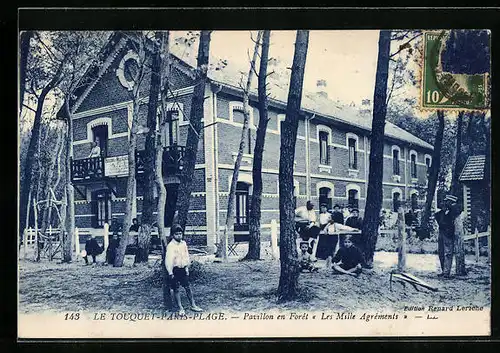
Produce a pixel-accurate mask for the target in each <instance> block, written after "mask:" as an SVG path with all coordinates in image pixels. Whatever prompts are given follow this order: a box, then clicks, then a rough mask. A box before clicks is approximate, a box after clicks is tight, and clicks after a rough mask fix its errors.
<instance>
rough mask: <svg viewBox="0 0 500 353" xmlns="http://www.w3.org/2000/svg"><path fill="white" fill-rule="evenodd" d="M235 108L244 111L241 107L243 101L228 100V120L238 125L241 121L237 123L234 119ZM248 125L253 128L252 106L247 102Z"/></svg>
mask: <svg viewBox="0 0 500 353" xmlns="http://www.w3.org/2000/svg"><path fill="white" fill-rule="evenodd" d="M235 110H238V111H241V112H243V113H244V111H245V110H244V109H243V102H239V101H231V102H229V121H230V122H231V123H233V124H238V125H243V124H242V123H239V122H237V121H234V113H233V112H234V111H235ZM248 114H249V116H248V126H249V127H250V128H251V129H252V128H253V129H254V128H255V125H254V120H253V107H252V106H251V105H250V104H249V105H248Z"/></svg>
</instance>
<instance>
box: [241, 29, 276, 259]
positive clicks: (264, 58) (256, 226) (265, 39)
mask: <svg viewBox="0 0 500 353" xmlns="http://www.w3.org/2000/svg"><path fill="white" fill-rule="evenodd" d="M270 37H271V31H269V30H267V31H264V33H263V36H262V51H261V55H260V67H259V77H258V82H259V84H258V91H259V126H258V127H257V133H256V136H255V147H254V151H253V167H252V179H253V193H252V199H251V201H250V217H249V218H250V219H249V223H250V224H249V230H250V238H249V241H248V253H247V255H246V256H245V259H247V260H259V259H260V216H261V197H262V158H263V155H264V145H265V142H266V130H267V124H268V122H269V117H268V112H267V107H268V104H269V102H268V97H267V91H266V81H267V63H268V61H269V43H270Z"/></svg>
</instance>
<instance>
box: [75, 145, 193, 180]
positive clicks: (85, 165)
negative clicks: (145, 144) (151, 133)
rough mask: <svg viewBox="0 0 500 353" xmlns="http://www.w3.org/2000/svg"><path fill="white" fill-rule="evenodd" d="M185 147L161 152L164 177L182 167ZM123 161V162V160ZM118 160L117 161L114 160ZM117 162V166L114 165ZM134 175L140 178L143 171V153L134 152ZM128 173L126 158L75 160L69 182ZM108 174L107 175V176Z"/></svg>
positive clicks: (175, 172) (174, 173)
mask: <svg viewBox="0 0 500 353" xmlns="http://www.w3.org/2000/svg"><path fill="white" fill-rule="evenodd" d="M185 151H186V147H184V146H177V145H174V146H167V147H165V149H164V151H163V161H162V170H163V174H164V175H176V174H178V173H179V172H181V171H182V169H183V167H184V155H185ZM122 157H123V158H125V160H123V158H122ZM116 158H118V159H120V160H119V161H117V160H114V159H116ZM117 162H119V163H118V164H116V163H117ZM106 163H108V164H109V168H110V169H109V170H108V171H107V173H106V171H105V168H104V166H105V165H106ZM135 167H136V175H137V176H138V177H140V176H141V175H142V174H143V173H144V169H145V151H144V150H142V151H137V152H136V166H135ZM127 173H128V169H127V161H126V156H118V157H110V158H104V157H93V158H84V159H75V160H72V162H71V180H72V181H73V182H76V183H85V182H92V181H99V180H103V179H104V178H105V177H109V176H120V175H126V174H127ZM108 174H109V175H108Z"/></svg>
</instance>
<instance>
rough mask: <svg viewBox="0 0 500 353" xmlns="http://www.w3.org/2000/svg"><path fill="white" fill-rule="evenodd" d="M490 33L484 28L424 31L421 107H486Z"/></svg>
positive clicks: (479, 108) (475, 108)
mask: <svg viewBox="0 0 500 353" xmlns="http://www.w3.org/2000/svg"><path fill="white" fill-rule="evenodd" d="M489 35H490V32H489V31H487V30H483V31H479V30H478V31H476V30H463V31H460V30H453V31H449V30H442V31H426V32H424V40H423V43H424V44H423V45H424V46H423V48H424V56H423V63H422V82H421V90H420V95H421V97H420V98H421V99H420V102H421V107H422V108H423V109H436V110H437V109H443V110H444V109H446V110H485V109H489V107H490V94H489V86H490V84H489V79H490V77H489V76H490V74H489V72H490V55H489Z"/></svg>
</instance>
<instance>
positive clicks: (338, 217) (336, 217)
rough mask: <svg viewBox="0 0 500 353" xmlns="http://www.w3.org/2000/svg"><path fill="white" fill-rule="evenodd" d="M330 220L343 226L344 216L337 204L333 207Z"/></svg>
mask: <svg viewBox="0 0 500 353" xmlns="http://www.w3.org/2000/svg"><path fill="white" fill-rule="evenodd" d="M332 219H333V221H334V222H335V223H340V224H344V214H343V213H342V211H341V208H340V205H339V204H336V205H335V206H333V212H332Z"/></svg>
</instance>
